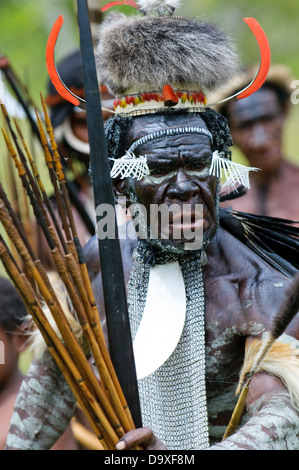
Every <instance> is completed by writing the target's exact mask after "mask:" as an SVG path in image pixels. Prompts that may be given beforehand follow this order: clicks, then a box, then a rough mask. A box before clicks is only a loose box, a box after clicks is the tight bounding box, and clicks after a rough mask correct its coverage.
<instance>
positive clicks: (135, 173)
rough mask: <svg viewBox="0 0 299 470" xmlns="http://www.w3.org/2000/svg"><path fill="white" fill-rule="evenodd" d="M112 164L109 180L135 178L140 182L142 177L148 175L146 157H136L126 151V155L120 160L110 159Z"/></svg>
mask: <svg viewBox="0 0 299 470" xmlns="http://www.w3.org/2000/svg"><path fill="white" fill-rule="evenodd" d="M109 160H113V162H114V164H113V167H112V170H111V173H110V176H111V178H117V177H118V176H120V178H121V179H124V178H135V179H137V181H140V180H141V179H142V178H143V177H144V176H147V175H149V168H148V165H147V163H146V155H141V156H140V157H136V156H135V155H134V153H132V152H128V151H126V155H124V156H123V157H121V158H110V159H109Z"/></svg>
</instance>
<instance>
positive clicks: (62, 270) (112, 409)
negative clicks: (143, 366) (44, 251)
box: [0, 97, 138, 450]
mask: <svg viewBox="0 0 299 470" xmlns="http://www.w3.org/2000/svg"><path fill="white" fill-rule="evenodd" d="M41 102H42V107H43V113H44V117H43V119H41V117H40V116H39V113H38V111H36V119H37V123H38V127H39V133H40V141H41V143H42V147H43V153H44V156H45V162H46V165H47V168H48V171H49V178H50V181H51V184H52V186H53V190H54V195H55V202H56V205H57V212H56V211H54V210H53V205H52V203H51V201H50V200H49V197H48V195H47V192H46V190H45V184H44V182H43V181H42V178H41V176H40V173H39V172H38V169H37V166H36V164H35V161H34V158H33V157H32V155H31V153H30V150H29V148H28V145H27V144H26V142H25V139H24V137H23V135H22V132H21V130H20V127H19V125H18V123H17V121H16V120H14V125H13V124H12V123H11V119H10V117H9V116H8V113H7V111H6V109H5V107H4V105H1V107H2V113H3V115H4V118H5V122H6V123H7V127H8V129H7V132H6V130H5V129H3V128H2V133H3V136H4V139H5V143H6V146H7V149H8V152H9V155H10V157H11V158H12V159H13V162H14V165H15V167H16V171H17V173H18V175H19V177H20V179H21V182H22V186H23V188H24V190H25V191H26V194H27V196H28V200H29V202H30V204H31V206H32V211H33V213H34V216H35V218H36V222H37V224H38V225H39V226H40V227H41V230H42V232H43V234H44V236H45V239H46V241H47V244H48V246H49V251H50V253H51V256H52V260H53V263H54V266H55V270H56V271H57V274H58V276H59V280H60V282H61V283H63V286H64V289H65V292H66V297H67V298H68V302H69V304H70V305H71V310H72V312H74V316H75V318H76V319H77V321H78V323H79V325H80V328H81V330H82V334H83V338H84V341H79V339H78V337H77V335H76V334H75V332H74V328H73V327H72V326H71V324H70V322H69V321H68V317H67V315H66V312H65V306H64V302H62V301H61V299H60V297H59V295H57V291H56V288H55V286H54V284H53V281H52V280H51V278H50V276H49V274H48V272H47V271H46V269H45V268H44V267H43V265H42V263H41V261H40V260H39V259H38V257H37V256H36V254H35V250H34V247H33V246H32V243H30V241H29V238H28V236H27V234H26V230H25V228H24V225H23V223H22V220H21V219H20V218H19V216H18V214H17V213H16V211H15V210H14V208H13V204H11V202H10V200H9V197H8V196H7V194H6V192H5V190H4V188H3V186H2V185H1V184H0V200H1V202H0V219H1V223H2V225H3V227H4V229H5V232H6V235H7V237H4V236H3V235H0V257H1V260H2V263H3V265H4V267H5V270H6V272H7V274H8V276H9V277H10V279H11V280H12V282H13V283H14V285H15V287H16V288H17V290H18V292H19V293H20V295H21V297H22V299H23V301H24V303H25V305H26V306H27V309H28V312H29V313H30V314H31V315H32V318H33V320H34V322H35V324H36V326H37V328H38V329H39V330H40V332H41V334H42V336H43V339H44V341H45V343H46V345H47V347H48V349H49V351H50V353H51V355H52V357H53V359H54V360H55V362H56V364H57V366H58V368H59V369H60V370H61V372H62V373H63V375H64V377H65V380H66V381H67V383H68V385H69V387H70V389H71V390H72V392H73V394H74V396H75V397H76V399H77V402H78V404H79V406H80V407H81V409H82V410H83V412H84V414H85V415H86V417H87V419H88V421H89V423H90V426H91V427H92V429H93V431H94V433H95V435H96V437H97V438H98V440H99V443H100V444H101V447H102V448H103V450H113V449H115V446H116V443H117V442H118V441H119V439H120V438H121V437H122V436H123V435H124V434H125V433H126V432H128V431H130V430H131V429H134V427H135V426H134V423H133V420H132V416H131V413H130V410H129V408H128V406H127V403H126V399H125V397H124V394H123V391H122V389H121V387H120V385H119V381H118V379H117V376H116V374H115V371H114V368H113V365H112V362H111V359H110V356H109V352H108V348H107V345H106V342H105V338H104V334H103V330H102V327H101V324H100V321H99V312H98V309H97V305H96V302H95V298H94V294H93V290H92V286H91V282H90V278H89V275H88V270H87V266H86V262H85V258H84V253H83V249H82V246H81V244H80V241H79V238H78V234H77V231H76V226H75V223H74V218H73V215H72V209H71V203H70V199H69V194H68V191H67V187H66V180H65V175H64V171H63V167H62V165H61V159H60V155H59V152H58V148H57V145H56V143H55V139H54V133H53V128H52V125H51V122H50V118H49V115H48V111H47V108H46V105H45V102H44V100H43V98H42V97H41ZM44 127H45V129H46V130H44ZM57 213H58V215H56V214H57ZM7 239H8V240H9V242H7ZM12 246H13V247H14V249H13V250H12V248H11V247H12ZM45 307H46V308H47V310H48V311H49V312H50V313H51V315H52V320H54V322H55V324H56V327H53V321H50V320H49V318H48V316H47V315H46V314H45ZM86 345H87V347H86ZM86 350H87V351H89V353H90V354H91V355H92V357H93V360H94V367H93V366H91V363H90V361H89V359H88V357H87V356H88V354H86ZM137 449H138V448H137Z"/></svg>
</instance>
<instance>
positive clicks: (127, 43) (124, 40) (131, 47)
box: [96, 12, 238, 97]
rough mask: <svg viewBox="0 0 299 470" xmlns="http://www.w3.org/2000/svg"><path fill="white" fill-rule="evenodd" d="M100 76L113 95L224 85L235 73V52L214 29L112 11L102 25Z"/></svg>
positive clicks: (186, 21)
mask: <svg viewBox="0 0 299 470" xmlns="http://www.w3.org/2000/svg"><path fill="white" fill-rule="evenodd" d="M96 60H97V68H98V74H99V77H100V81H101V83H103V84H105V85H106V86H107V87H108V88H109V90H110V91H111V93H112V94H114V95H115V96H117V97H122V96H125V95H130V94H140V93H146V92H153V91H155V92H158V93H159V92H161V91H162V89H163V87H164V85H166V84H168V85H171V86H172V88H173V89H175V90H181V91H188V90H189V91H200V90H203V91H207V90H212V89H215V88H217V87H219V86H223V85H224V84H225V83H226V82H227V81H228V80H229V79H231V78H232V76H234V75H235V73H236V72H237V69H238V60H237V55H236V52H235V47H234V45H233V44H232V43H231V41H230V40H229V39H228V37H227V36H226V35H225V34H224V33H223V32H222V31H220V29H219V28H218V27H216V26H215V25H212V24H210V23H205V22H201V21H197V20H193V19H188V18H181V17H173V16H167V17H154V16H140V15H133V16H130V17H127V16H126V15H124V14H121V13H116V12H112V13H110V15H108V16H107V18H106V19H105V20H104V22H103V23H102V26H101V28H100V33H99V44H98V47H97V53H96Z"/></svg>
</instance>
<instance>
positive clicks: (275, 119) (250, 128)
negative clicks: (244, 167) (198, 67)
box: [228, 88, 285, 171]
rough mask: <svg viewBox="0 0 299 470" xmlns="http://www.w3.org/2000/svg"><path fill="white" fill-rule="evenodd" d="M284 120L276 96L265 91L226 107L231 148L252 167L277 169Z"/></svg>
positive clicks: (263, 89) (268, 90)
mask: <svg viewBox="0 0 299 470" xmlns="http://www.w3.org/2000/svg"><path fill="white" fill-rule="evenodd" d="M284 118H285V114H284V112H283V111H282V109H281V107H280V104H279V102H278V99H277V95H276V93H275V92H274V91H273V90H271V89H268V88H262V89H260V90H258V91H257V92H255V93H253V95H251V96H249V97H248V98H245V99H242V100H239V101H235V102H231V103H229V105H228V123H229V126H230V130H231V135H232V138H233V141H234V144H235V145H237V146H238V147H239V149H240V150H241V151H242V153H243V154H244V155H245V157H246V158H247V159H248V160H249V162H250V165H251V166H254V167H257V168H260V169H261V170H263V171H271V170H276V169H277V167H278V165H279V163H280V161H281V158H282V154H281V146H282V127H283V122H284Z"/></svg>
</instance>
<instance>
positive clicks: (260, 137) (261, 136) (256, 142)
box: [250, 124, 269, 147]
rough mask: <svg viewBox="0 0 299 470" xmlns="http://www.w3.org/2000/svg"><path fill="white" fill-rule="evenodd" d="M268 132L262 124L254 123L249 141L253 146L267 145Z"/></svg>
mask: <svg viewBox="0 0 299 470" xmlns="http://www.w3.org/2000/svg"><path fill="white" fill-rule="evenodd" d="M268 140H269V134H268V132H267V130H266V128H265V126H263V124H255V125H254V126H253V129H252V133H251V137H250V143H251V145H252V146H253V147H263V146H264V145H267V143H268Z"/></svg>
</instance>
